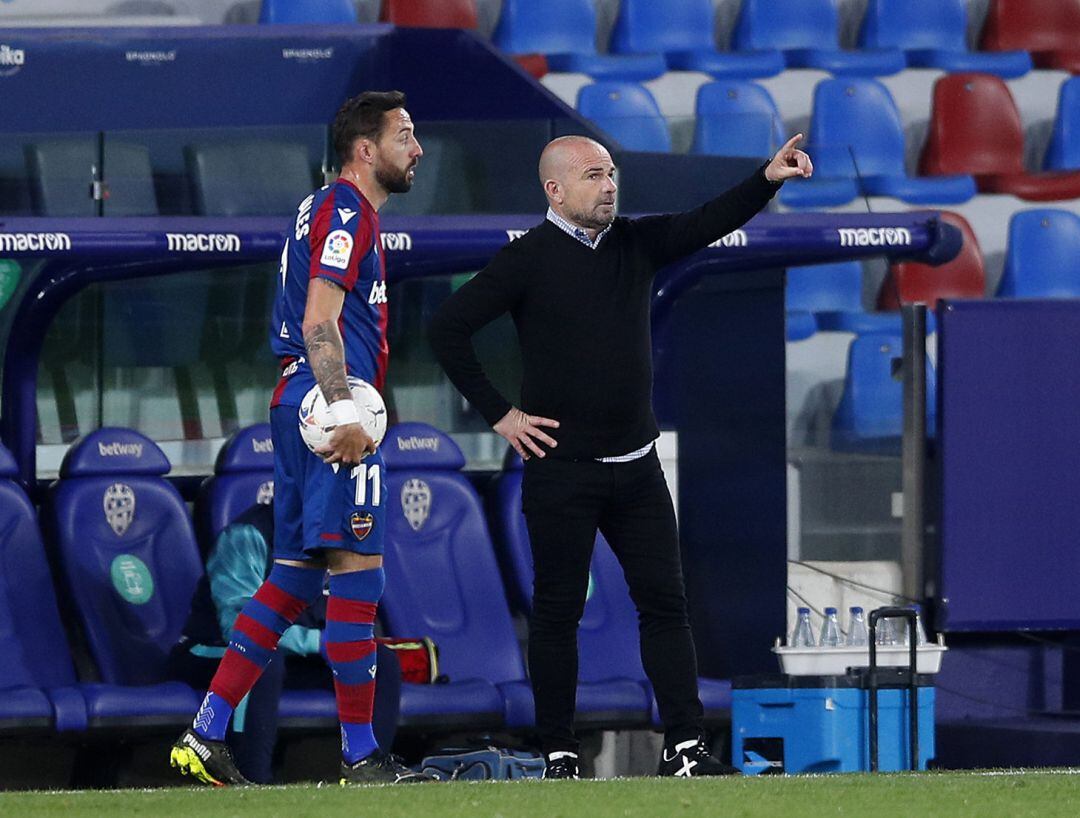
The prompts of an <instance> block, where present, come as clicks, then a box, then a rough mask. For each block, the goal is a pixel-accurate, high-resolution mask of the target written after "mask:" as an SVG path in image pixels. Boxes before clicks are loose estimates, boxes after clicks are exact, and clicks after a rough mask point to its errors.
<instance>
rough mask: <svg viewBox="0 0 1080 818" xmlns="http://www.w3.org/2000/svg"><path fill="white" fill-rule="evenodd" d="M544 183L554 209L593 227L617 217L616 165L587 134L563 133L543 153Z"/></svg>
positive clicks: (603, 149) (600, 228)
mask: <svg viewBox="0 0 1080 818" xmlns="http://www.w3.org/2000/svg"><path fill="white" fill-rule="evenodd" d="M539 171H540V184H541V185H543V187H544V195H545V196H547V200H548V204H549V205H550V206H551V209H552V210H554V211H555V212H556V213H558V214H559V215H560V216H562V217H563V218H565V219H567V220H569V221H570V222H573V223H574V224H577V225H579V226H581V227H584V228H586V229H587V230H590V231H596V230H602V229H604V228H605V227H607V226H608V225H609V224H611V221H612V219H614V218H615V189H616V188H615V179H614V176H615V165H614V163H613V162H612V161H611V154H609V153H608V152H607V149H606V148H605V147H604V146H603V145H601V144H600V143H599V142H597V141H596V140H594V139H589V138H588V137H587V136H560V137H559V138H558V139H553V140H552V141H551V142H549V143H548V144H547V146H546V147H545V148H544V150H543V152H541V154H540V166H539Z"/></svg>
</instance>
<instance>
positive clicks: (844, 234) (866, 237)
mask: <svg viewBox="0 0 1080 818" xmlns="http://www.w3.org/2000/svg"><path fill="white" fill-rule="evenodd" d="M837 232H838V233H839V234H840V246H841V247H895V246H897V245H908V244H911V231H910V230H908V229H907V228H906V227H841V228H839V229H838V230H837Z"/></svg>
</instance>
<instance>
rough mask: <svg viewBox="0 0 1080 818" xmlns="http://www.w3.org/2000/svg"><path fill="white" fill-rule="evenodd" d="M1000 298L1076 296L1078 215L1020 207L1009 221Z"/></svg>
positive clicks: (1078, 292)
mask: <svg viewBox="0 0 1080 818" xmlns="http://www.w3.org/2000/svg"><path fill="white" fill-rule="evenodd" d="M997 294H998V296H999V297H1001V298H1076V297H1078V296H1080V216H1077V215H1076V214H1075V213H1070V212H1069V211H1067V210H1052V209H1049V208H1047V209H1039V210H1024V211H1021V212H1020V213H1017V214H1015V215H1014V216H1013V217H1012V219H1011V220H1010V221H1009V246H1008V249H1007V250H1006V252H1005V270H1004V272H1003V273H1002V276H1001V283H1000V284H999V285H998V292H997Z"/></svg>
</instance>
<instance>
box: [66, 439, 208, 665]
mask: <svg viewBox="0 0 1080 818" xmlns="http://www.w3.org/2000/svg"><path fill="white" fill-rule="evenodd" d="M169 468H170V466H169V461H168V460H167V459H166V457H165V455H164V453H163V452H162V451H161V449H159V448H158V447H157V445H156V444H155V443H154V442H153V441H151V440H150V439H149V438H147V437H144V436H143V435H141V434H139V433H138V432H135V431H132V430H130V429H118V428H109V427H106V428H103V429H98V430H97V431H95V432H92V433H91V434H89V435H87V436H86V437H84V438H82V439H81V440H79V441H78V442H77V443H76V444H75V445H74V446H72V447H71V448H70V449H69V450H68V453H67V455H66V456H65V457H64V461H63V463H62V464H61V466H60V479H59V481H57V482H56V483H54V484H53V485H52V486H51V487H50V491H49V513H50V515H51V517H52V519H51V523H52V531H53V532H54V536H55V539H56V543H55V546H56V549H57V552H58V556H59V560H60V563H61V565H62V572H63V577H64V580H65V581H64V586H65V591H66V593H67V595H68V596H69V597H70V599H71V602H72V603H73V605H74V608H75V611H76V614H77V615H78V617H79V619H80V621H81V623H82V628H83V631H84V634H85V637H86V642H87V645H88V647H89V649H90V653H91V656H92V657H93V659H94V662H95V663H96V665H97V668H98V672H99V673H100V675H101V678H102V681H105V682H109V683H113V684H150V683H153V682H159V681H161V680H162V679H163V678H164V675H165V661H166V658H167V656H168V654H169V650H170V649H171V648H172V646H173V645H174V644H175V642H176V640H177V639H178V638H179V637H180V633H181V630H182V629H183V626H184V621H185V619H186V618H187V615H188V609H189V607H190V605H191V598H192V595H193V594H194V593H195V586H196V584H197V583H198V581H199V578H200V576H201V575H202V573H203V571H202V563H201V562H200V560H199V553H198V549H197V548H196V545H195V535H194V532H193V531H192V527H191V522H190V520H189V519H188V514H187V508H186V506H185V505H184V501H183V499H182V498H181V497H180V494H179V493H178V492H177V490H176V489H175V488H174V487H173V486H172V485H171V484H170V483H168V482H167V481H165V480H164V479H163V478H162V475H163V474H165V473H166V472H168V471H169Z"/></svg>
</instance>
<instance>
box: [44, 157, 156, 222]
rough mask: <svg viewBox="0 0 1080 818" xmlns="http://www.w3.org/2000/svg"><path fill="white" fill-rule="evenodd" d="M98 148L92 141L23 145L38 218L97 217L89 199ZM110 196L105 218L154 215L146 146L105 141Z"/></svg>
mask: <svg viewBox="0 0 1080 818" xmlns="http://www.w3.org/2000/svg"><path fill="white" fill-rule="evenodd" d="M97 154H98V151H97V145H96V144H95V141H94V140H90V139H49V140H45V141H42V142H34V143H32V144H30V145H27V146H26V166H27V171H28V173H29V176H30V181H31V191H32V194H33V198H34V205H35V210H36V212H37V213H38V215H41V216H96V215H97V202H95V201H94V200H93V199H92V198H91V197H90V183H91V181H92V179H93V168H94V166H95V165H97V164H98V155H97ZM104 172H105V180H106V183H107V185H108V192H109V196H108V198H107V199H106V200H105V215H106V216H156V215H157V214H158V206H157V198H156V196H155V194H154V175H153V172H152V170H151V169H150V150H149V149H148V148H147V147H146V146H145V145H131V144H128V143H125V142H115V141H107V142H106V143H105V156H104Z"/></svg>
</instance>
